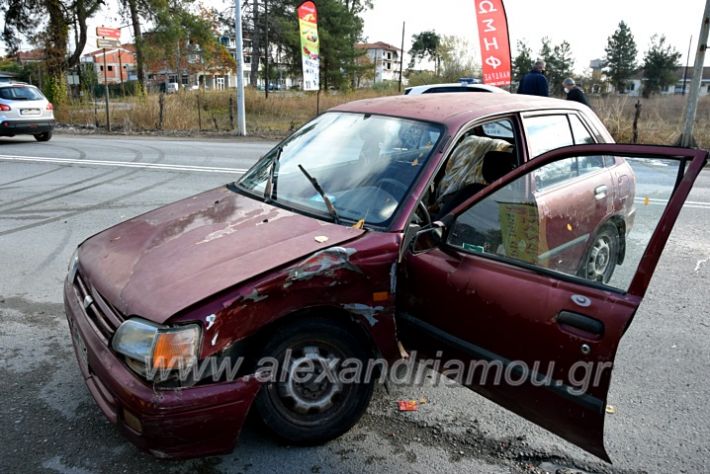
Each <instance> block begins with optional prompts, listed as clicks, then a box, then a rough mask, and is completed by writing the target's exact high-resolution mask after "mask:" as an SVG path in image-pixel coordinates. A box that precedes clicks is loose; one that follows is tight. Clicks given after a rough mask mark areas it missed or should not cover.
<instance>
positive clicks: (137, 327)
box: [111, 318, 200, 374]
mask: <svg viewBox="0 0 710 474" xmlns="http://www.w3.org/2000/svg"><path fill="white" fill-rule="evenodd" d="M199 344H200V327H199V326H198V325H196V324H189V325H186V326H179V327H173V328H168V327H163V326H158V325H157V324H154V323H151V322H150V321H146V320H144V319H140V318H131V319H129V320H127V321H125V322H124V323H123V324H121V326H120V327H119V328H118V330H117V331H116V334H115V335H114V336H113V340H112V341H111V347H112V348H113V350H115V351H116V352H118V353H119V354H123V355H125V356H126V357H128V358H129V359H132V360H133V361H136V362H139V363H140V364H141V365H142V366H143V367H144V368H145V370H147V369H151V368H152V369H155V370H172V369H189V368H191V367H192V365H193V364H194V363H195V362H197V356H198V353H199ZM129 365H130V366H131V367H135V366H136V364H129ZM144 374H145V373H144Z"/></svg>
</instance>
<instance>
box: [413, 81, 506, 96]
mask: <svg viewBox="0 0 710 474" xmlns="http://www.w3.org/2000/svg"><path fill="white" fill-rule="evenodd" d="M439 92H492V93H494V94H509V92H508V91H506V90H505V89H501V88H500V87H496V86H490V85H488V84H469V83H460V82H452V83H450V84H426V85H423V86H414V87H407V88H406V89H404V93H405V95H419V94H433V93H439Z"/></svg>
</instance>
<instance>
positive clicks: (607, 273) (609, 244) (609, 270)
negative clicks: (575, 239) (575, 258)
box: [580, 224, 620, 283]
mask: <svg viewBox="0 0 710 474" xmlns="http://www.w3.org/2000/svg"><path fill="white" fill-rule="evenodd" d="M619 248H620V247H619V231H618V229H617V228H616V227H615V226H613V225H611V224H606V225H604V227H602V228H601V229H600V230H599V232H598V233H597V235H596V236H595V237H594V241H593V242H592V246H591V247H590V248H589V250H588V251H587V254H586V255H585V257H584V261H583V262H582V267H581V269H580V275H581V276H582V277H583V278H586V279H587V280H592V281H598V282H600V283H607V282H608V281H609V280H610V279H611V276H612V274H613V273H614V269H615V268H616V262H618V261H619Z"/></svg>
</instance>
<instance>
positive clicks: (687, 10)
mask: <svg viewBox="0 0 710 474" xmlns="http://www.w3.org/2000/svg"><path fill="white" fill-rule="evenodd" d="M503 3H504V5H505V9H506V14H507V17H508V33H509V36H510V44H511V47H512V54H513V56H515V54H516V49H515V45H516V44H517V41H518V40H522V41H524V42H525V43H526V44H527V45H528V46H529V47H530V48H531V49H532V51H533V53H534V54H537V52H538V51H539V50H540V46H541V44H542V38H543V37H544V36H548V37H549V38H550V40H551V41H552V43H553V44H558V43H561V42H562V41H567V42H569V43H570V45H571V49H572V55H573V57H574V58H575V65H574V69H575V72H577V73H583V72H584V71H585V70H586V69H587V68H588V67H589V62H590V61H591V60H592V59H597V58H601V57H603V56H604V48H605V47H606V45H607V39H608V37H609V36H611V35H612V34H613V33H614V31H615V30H616V29H617V27H618V25H619V22H620V21H622V20H623V21H624V22H626V24H627V25H629V27H630V28H631V32H632V33H633V35H634V38H635V39H636V46H637V48H638V51H639V56H638V60H639V61H641V60H642V58H643V53H644V52H645V51H646V50H647V49H648V47H649V44H650V41H651V36H652V35H653V34H664V35H665V36H666V38H667V40H668V42H669V43H670V44H671V45H673V46H674V47H675V48H676V49H677V50H678V51H679V52H681V54H682V57H681V61H682V62H683V64H685V61H686V57H687V54H688V41H689V40H690V35H693V49H692V51H691V60H690V65H691V67H692V65H693V61H694V60H695V48H696V47H697V38H698V34H699V32H700V23H701V20H702V16H703V10H704V7H705V0H675V1H669V0H591V1H572V0H566V1H559V0H504V2H503ZM363 19H364V20H365V31H364V34H365V36H367V39H368V41H369V42H375V41H384V42H386V43H390V44H392V45H395V46H397V47H399V45H400V43H401V40H402V22H403V21H404V22H406V32H405V46H404V49H405V51H408V50H409V47H410V44H411V37H412V34H415V33H419V32H421V31H426V30H431V29H433V30H435V31H436V32H437V33H439V34H442V35H454V36H459V37H462V38H464V39H466V40H467V41H468V44H469V45H470V46H471V50H472V56H473V57H474V58H475V59H476V62H478V63H480V49H479V47H478V30H477V28H476V15H475V9H474V2H473V0H438V1H431V0H374V8H373V9H372V10H370V11H368V12H367V13H365V14H364V15H363ZM705 64H706V65H710V54H706V58H705Z"/></svg>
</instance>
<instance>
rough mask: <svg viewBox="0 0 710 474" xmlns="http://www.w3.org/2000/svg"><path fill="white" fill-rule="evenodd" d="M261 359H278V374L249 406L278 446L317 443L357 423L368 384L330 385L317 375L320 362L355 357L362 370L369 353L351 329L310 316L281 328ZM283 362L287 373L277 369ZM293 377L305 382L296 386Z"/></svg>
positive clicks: (370, 387)
mask: <svg viewBox="0 0 710 474" xmlns="http://www.w3.org/2000/svg"><path fill="white" fill-rule="evenodd" d="M289 350H290V357H287V351H289ZM261 355H262V357H273V358H274V359H275V360H276V361H278V370H277V371H276V373H275V374H273V375H272V378H271V379H270V381H268V382H265V383H264V385H263V386H262V388H261V390H260V391H259V394H258V395H257V397H256V399H255V400H254V408H255V409H256V412H257V414H258V415H259V417H260V418H261V420H262V422H263V424H264V425H265V426H266V428H267V429H268V430H269V431H270V432H271V433H272V434H273V435H274V436H275V437H276V438H278V439H279V440H281V441H282V442H285V443H288V444H293V445H317V444H322V443H325V442H326V441H329V440H331V439H334V438H337V437H338V436H340V435H342V434H343V433H345V432H346V431H348V430H349V429H350V428H351V427H352V426H353V425H354V424H355V423H357V421H358V420H359V419H360V417H361V416H362V414H363V413H364V412H365V410H366V409H367V406H368V404H369V402H370V399H371V398H372V391H373V383H372V381H371V380H370V381H366V382H367V383H362V382H363V381H362V380H360V381H359V383H347V382H342V379H339V378H338V380H336V383H333V378H330V377H327V376H326V377H323V376H322V375H321V374H322V370H319V369H322V368H323V367H324V364H329V363H331V364H333V365H331V367H335V365H334V362H333V360H340V361H341V362H342V361H343V360H346V359H349V358H356V359H359V360H360V361H361V362H362V363H363V365H362V367H366V363H367V358H368V356H369V355H370V351H369V346H368V344H366V343H364V337H363V338H359V337H355V336H354V334H353V330H352V329H349V328H348V327H346V326H344V325H342V324H339V323H338V322H335V321H332V320H328V319H322V318H313V319H303V320H299V321H297V322H295V323H293V324H290V325H288V326H287V327H283V326H282V327H280V328H279V330H278V331H277V332H275V333H274V334H272V335H271V337H270V339H268V341H267V342H266V343H265V345H264V349H263V351H261ZM262 360H266V359H262ZM285 360H286V362H284V361H285ZM307 360H311V361H312V363H313V366H314V367H315V368H316V370H315V371H311V377H310V378H308V377H307V375H305V374H307V372H304V369H308V364H307V363H306V362H307ZM286 364H287V365H288V369H287V370H286V371H282V368H285V367H286ZM337 367H340V365H338V366H337ZM337 367H336V371H337ZM299 368H300V370H299V371H298V372H296V371H297V370H298V369H299ZM295 372H296V373H295ZM361 372H362V373H363V374H364V371H361ZM294 375H295V376H296V377H302V378H303V379H308V380H305V381H304V382H303V383H300V380H299V381H295V380H294V379H295V377H294ZM318 377H321V378H322V380H319V379H318Z"/></svg>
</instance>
